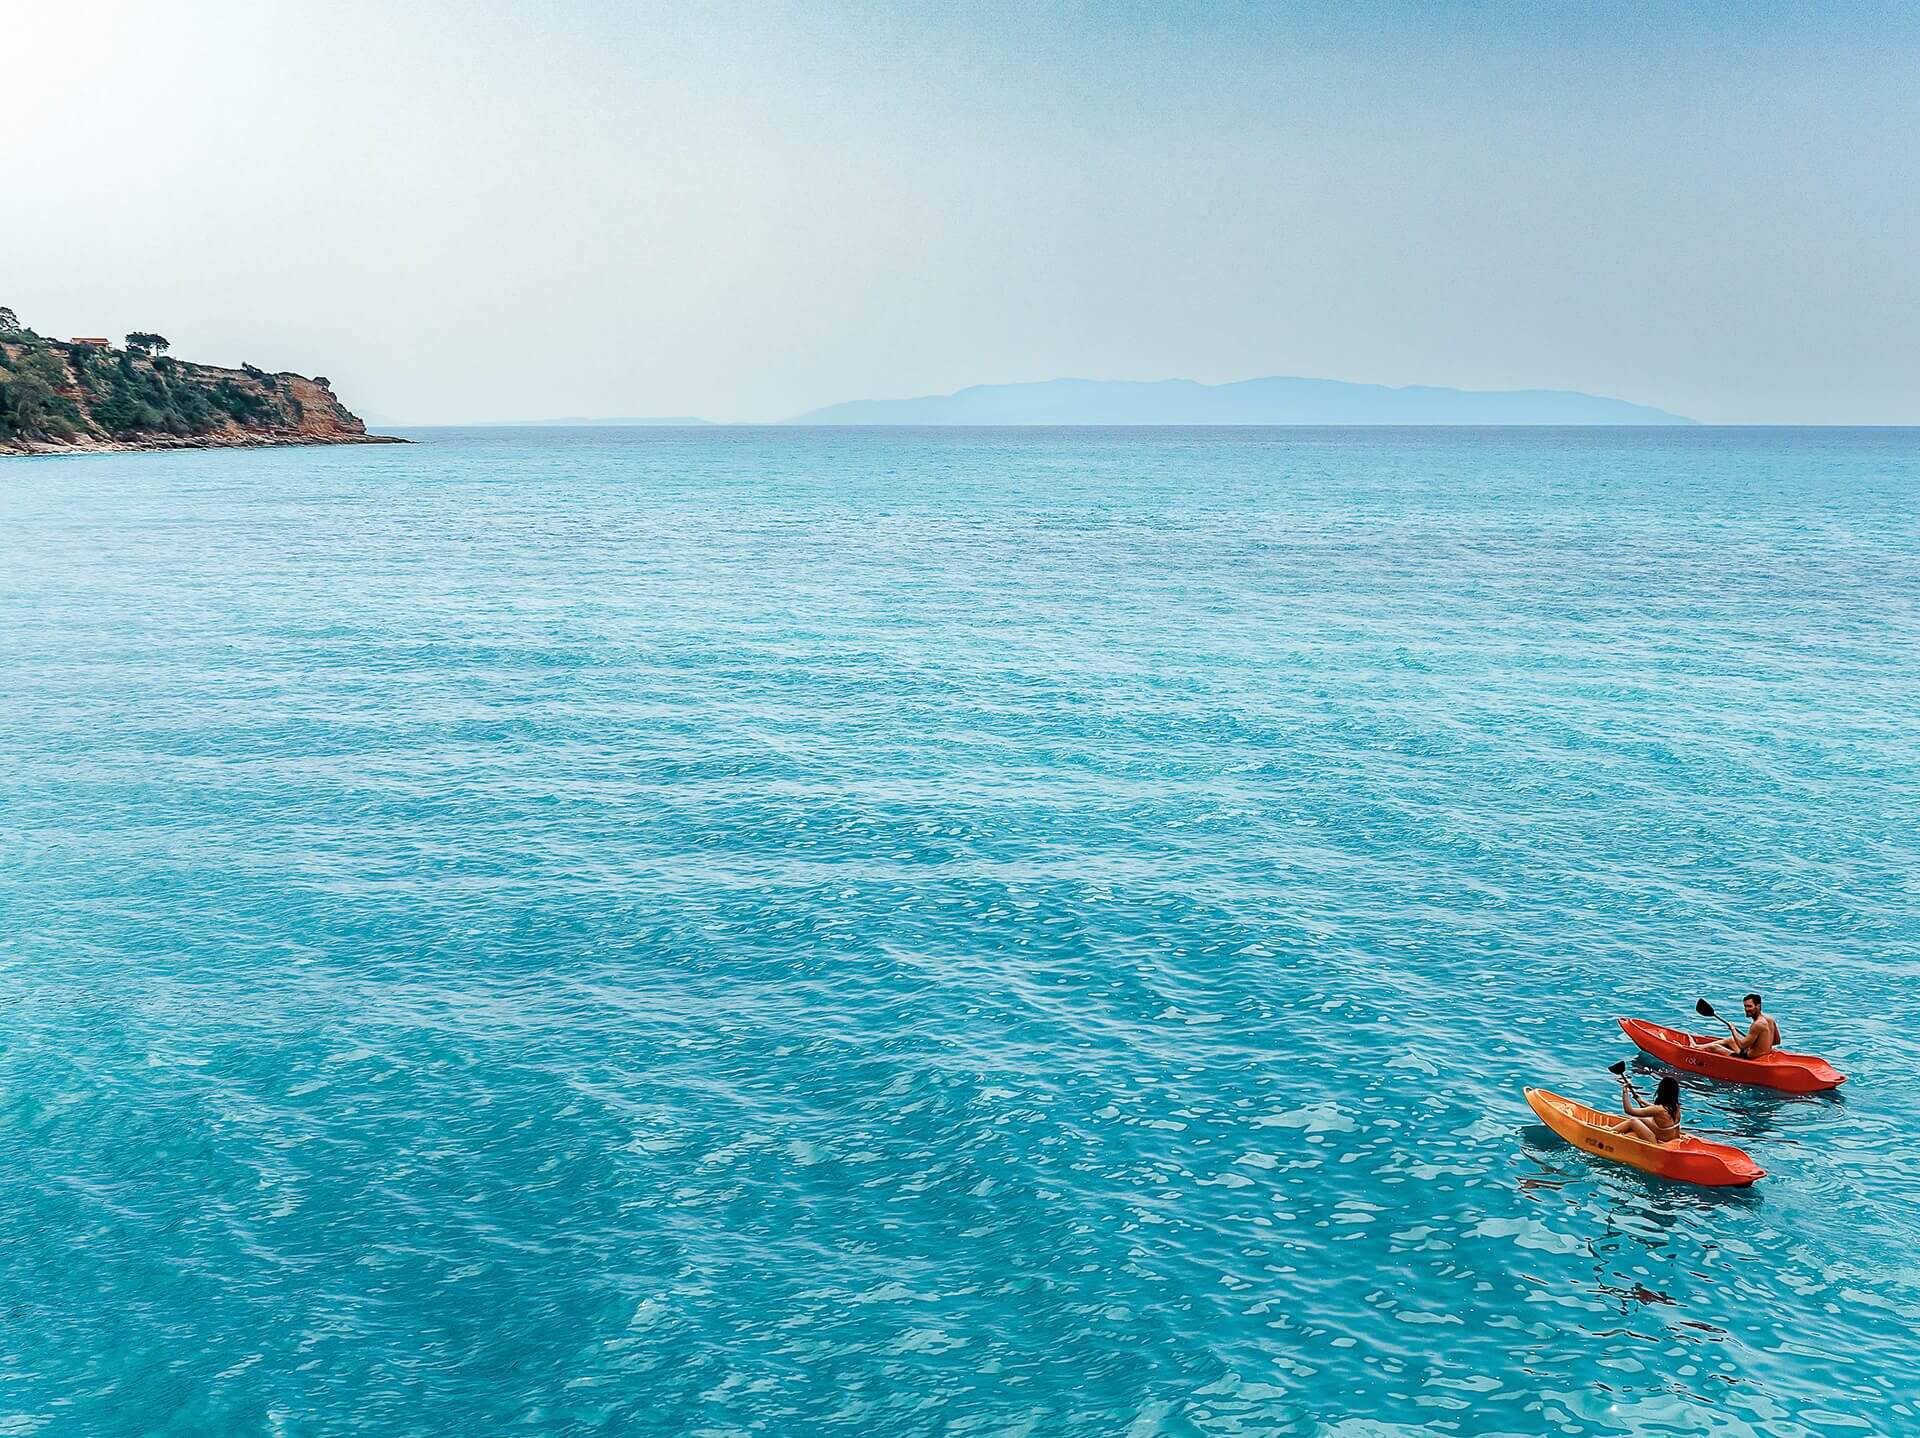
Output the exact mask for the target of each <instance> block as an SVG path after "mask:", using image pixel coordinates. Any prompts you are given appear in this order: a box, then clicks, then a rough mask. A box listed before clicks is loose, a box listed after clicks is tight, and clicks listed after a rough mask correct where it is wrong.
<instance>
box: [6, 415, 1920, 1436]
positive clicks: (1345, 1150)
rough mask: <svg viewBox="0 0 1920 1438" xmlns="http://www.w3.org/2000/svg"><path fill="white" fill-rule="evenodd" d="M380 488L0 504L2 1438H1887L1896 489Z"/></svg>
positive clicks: (896, 472)
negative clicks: (1712, 1159) (1762, 1040)
mask: <svg viewBox="0 0 1920 1438" xmlns="http://www.w3.org/2000/svg"><path fill="white" fill-rule="evenodd" d="M422 438H423V440H424V441H425V442H424V443H422V444H420V445H418V446H415V447H412V448H408V449H369V450H358V449H355V450H341V451H333V450H287V451H270V452H255V453H244V452H236V453H209V454H199V455H192V454H174V455H157V456H148V455H130V456H105V457H89V458H84V459H62V460H44V461H18V462H7V463H5V464H4V465H0V821H3V823H0V925H3V927H0V993H3V994H4V998H5V1000H6V1002H5V1005H4V1008H0V1433H5V1434H26V1433H36V1432H40V1433H46V1434H67V1433H84V1434H103V1435H121V1434H125V1435H145V1434H182V1435H184V1434H195V1435H202V1434H257V1433H271V1434H321V1433H326V1434H335V1433H339V1434H347V1433H354V1434H361V1433H364V1434H418V1433H429V1432H434V1433H440V1432H444V1433H480V1432H518V1431H525V1432H537V1433H554V1434H590V1433H608V1434H614V1433H618V1434H631V1433H645V1432H657V1433H663V1434H664V1433H676V1434H677V1433H704V1434H716V1435H718V1434H741V1433H753V1434H761V1433H764V1434H786V1433H796V1432H814V1433H821V1434H848V1435H853V1434H861V1435H870V1434H883V1433H903V1434H919V1433H929V1434H931V1433H953V1434H969V1435H1009V1438H1011V1435H1022V1434H1031V1435H1043V1434H1072V1435H1083V1434H1084V1435H1109V1434H1132V1435H1148V1434H1183V1435H1184V1434H1259V1433H1268V1434H1312V1433H1325V1434H1330V1435H1339V1438H1380V1435H1399V1434H1412V1433H1429V1432H1431V1433H1438V1434H1459V1435H1483V1434H1493V1433H1511V1434H1536V1433H1546V1432H1558V1433H1565V1434H1569V1435H1583V1434H1606V1433H1631V1432H1672V1433H1695V1432H1698V1433H1714V1434H1720V1435H1732V1436H1733V1438H1737V1435H1748V1434H1766V1435H1800V1434H1827V1433H1835V1434H1860V1433H1895V1432H1903V1431H1916V1430H1920V1415H1917V1414H1916V1411H1915V1399H1914V1393H1915V1385H1916V1382H1917V1381H1920V1348H1917V1347H1916V1344H1915V1342H1914V1339H1913V1332H1914V1330H1915V1328H1916V1326H1920V1268H1917V1267H1916V1261H1915V1258H1914V1254H1915V1252H1916V1251H1920V1217H1917V1216H1916V1215H1920V1182H1917V1181H1916V1179H1915V1177H1914V1173H1913V1165H1914V1163H1915V1161H1916V1158H1920V1066H1917V1065H1916V1063H1915V1060H1914V1043H1913V1033H1914V1026H1915V1024H1916V1022H1920V1004H1917V1003H1916V997H1915V996H1916V980H1920V878H1916V875H1920V739H1917V738H1916V732H1917V731H1916V723H1915V721H1916V718H1917V717H1920V646H1916V644H1915V638H1914V636H1915V635H1916V634H1920V614H1917V613H1916V610H1917V609H1920V522H1917V521H1916V514H1917V513H1920V506H1917V505H1916V500H1920V436H1917V435H1915V434H1914V433H1911V432H1824V433H1811V432H1724V431H1658V432H1609V433H1520V432H1504V433H1502V432H1490V433H1458V432H1452V433H1435V432H1359V433H1356V432H1346V433H1339V432H1311V431H1309V432H1299V431H1291V432H1288V431H1280V432H1271V431H1268V432H1238V433H1232V432H1228V433H1222V432H1174V433H1157V434H1153V433H1149V434H1141V433H1125V432H1112V433H1102V432H1093V433H1087V432H1078V433H1046V432H1039V433H995V432H974V433H965V432H962V433H940V432H904V433H887V432H879V433H873V432H867V433H834V432H823V433H809V432H795V431H784V432H756V431H715V432H706V433H692V432H655V431H597V432H582V431H573V432H540V431H470V432H453V431H441V432H434V433H430V434H427V435H423V436H422ZM1750 985H1751V986H1754V987H1758V988H1760V989H1762V990H1764V991H1765V992H1766V994H1767V996H1768V1000H1769V1003H1770V1005H1771V1006H1773V1007H1774V1008H1775V1009H1776V1010H1777V1012H1778V1013H1779V1014H1780V1016H1781V1021H1782V1024H1783V1027H1784V1028H1785V1030H1786V1034H1787V1039H1788V1043H1789V1046H1794V1047H1805V1048H1808V1049H1813V1050H1817V1051H1821V1052H1824V1053H1826V1054H1828V1055H1829V1056H1831V1057H1832V1058H1834V1059H1835V1061H1836V1062H1838V1063H1839V1064H1840V1066H1841V1067H1843V1068H1844V1069H1846V1070H1847V1071H1848V1072H1849V1073H1850V1074H1852V1075H1853V1081H1852V1083H1850V1084H1849V1085H1848V1087H1847V1088H1846V1089H1845V1090H1844V1092H1843V1096H1840V1097H1824V1098H1813V1099H1807V1098H1793V1097H1787V1096H1781V1095H1773V1094H1769V1093H1764V1092H1761V1091H1757V1090H1736V1089H1729V1088H1723V1087H1716V1086H1713V1085H1709V1084H1705V1083H1702V1082H1699V1081H1696V1080H1691V1079H1690V1080H1688V1081H1687V1083H1686V1089H1685V1101H1686V1105H1687V1109H1686V1112H1687V1119H1688V1122H1689V1123H1690V1124H1691V1125H1693V1126H1695V1127H1697V1128H1702V1129H1709V1130H1717V1131H1720V1132H1721V1133H1723V1134H1725V1135H1730V1136H1731V1137H1732V1139H1733V1141H1736V1142H1739V1143H1741V1144H1743V1145H1745V1146H1747V1147H1749V1148H1750V1149H1751V1150H1752V1151H1753V1152H1754V1153H1755V1155H1756V1157H1758V1158H1759V1159H1760V1160H1761V1162H1762V1163H1763V1164H1764V1165H1765V1167H1766V1168H1767V1169H1768V1170H1769V1177H1768V1178H1767V1179H1766V1180H1765V1181H1764V1182H1763V1183H1762V1184H1761V1185H1760V1186H1759V1187H1758V1188H1757V1189H1756V1190H1754V1191H1753V1192H1752V1193H1750V1194H1732V1195H1728V1194H1713V1193H1707V1192H1701V1191H1696V1190H1689V1189H1685V1188H1681V1187H1676V1186H1673V1185H1670V1184H1665V1183H1661V1182H1659V1181H1656V1180H1651V1179H1647V1178H1645V1177H1643V1176H1641V1175H1638V1174H1635V1173H1632V1172H1629V1171H1625V1170H1621V1169H1618V1168H1612V1167H1607V1166H1604V1165H1602V1164H1600V1163H1599V1162H1598V1161H1597V1160H1590V1159H1588V1158H1587V1157H1585V1156H1583V1155H1581V1154H1579V1153H1577V1152H1575V1151H1573V1150H1571V1149H1569V1148H1568V1147H1566V1146H1565V1145H1564V1144H1562V1143H1560V1142H1559V1141H1558V1140H1556V1139H1555V1138H1553V1137H1552V1135H1551V1134H1549V1133H1548V1132H1547V1131H1546V1130H1545V1129H1544V1128H1543V1127H1542V1126H1540V1125H1539V1124H1538V1123H1537V1122H1535V1121H1534V1119H1533V1117H1532V1115H1531V1114H1530V1113H1529V1112H1528V1111H1527V1109H1526V1108H1525V1106H1524V1104H1523V1103H1522V1101H1521V1099H1520V1086H1521V1085H1522V1084H1523V1083H1526V1082H1538V1083H1544V1084H1547V1085H1548V1086H1551V1087H1554V1088H1557V1089H1560V1090H1562V1091H1564V1092H1567V1093H1569V1094H1572V1095H1574V1096H1576V1097H1581V1098H1586V1099H1589V1100H1592V1101H1595V1102H1602V1103H1605V1102H1611V1099H1612V1096H1613V1092H1614V1091H1613V1089H1612V1087H1611V1080H1610V1079H1609V1077H1608V1075H1607V1074H1606V1072H1605V1066H1606V1064H1607V1063H1609V1062H1611V1061H1612V1060H1614V1059H1617V1058H1622V1057H1626V1056H1627V1054H1628V1052H1629V1050H1628V1048H1627V1046H1626V1044H1625V1043H1624V1041H1623V1039H1622V1038H1621V1036H1620V1035H1619V1033H1618V1031H1617V1029H1615V1027H1614V1025H1613V1016H1614V1015H1615V1014H1617V1013H1639V1014H1642V1015H1645V1016H1648V1017H1652V1018H1656V1019H1660V1020H1663V1021H1667V1022H1680V1021H1681V1020H1682V1018H1683V1017H1684V1016H1685V1014H1686V1013H1687V1011H1688V1009H1689V1008H1690V1007H1691V1004H1692V1001H1693V999H1694V997H1695V996H1696V995H1701V994H1704V995H1707V996H1709V997H1711V998H1713V999H1715V1000H1716V1002H1719V1003H1723V1004H1726V1005H1728V1006H1729V1007H1730V1008H1732V1007H1737V1001H1738V997H1739V994H1740V993H1741V992H1742V991H1743V990H1744V989H1745V988H1747V987H1748V986H1750ZM1643 1067H1645V1068H1646V1070H1647V1080H1648V1081H1651V1079H1652V1078H1653V1076H1654V1071H1653V1070H1652V1068H1651V1066H1650V1065H1645V1066H1643ZM1837 1355H1845V1361H1844V1362H1841V1361H1838V1360H1837Z"/></svg>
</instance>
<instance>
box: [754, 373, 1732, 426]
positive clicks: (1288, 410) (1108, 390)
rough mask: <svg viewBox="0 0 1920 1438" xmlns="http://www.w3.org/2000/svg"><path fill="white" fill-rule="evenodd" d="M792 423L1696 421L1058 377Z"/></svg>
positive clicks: (1391, 395)
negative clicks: (1035, 382)
mask: <svg viewBox="0 0 1920 1438" xmlns="http://www.w3.org/2000/svg"><path fill="white" fill-rule="evenodd" d="M787 423H788V424H796V425H842V424H845V425H860V424H876V425H877V424H925V425H1216V424H1217V425H1234V424H1274V425H1346V424H1353V425H1368V424H1377V425H1396V424H1434V425H1446V424H1464V425H1475V424H1486V425H1528V424H1542V425H1655V424H1658V425H1675V424H1694V423H1697V421H1695V420H1691V419H1687V418H1684V417H1683V416H1681V415H1677V414H1669V413H1668V412H1667V411H1665V410H1662V409H1652V408H1649V407H1648V406H1646V405H1638V404H1629V403H1628V402H1627V401H1625V400H1619V399H1608V398H1605V397H1604V396H1601V395H1591V394H1580V393H1578V392H1576V391H1573V390H1555V389H1520V390H1465V389H1442V388H1437V387H1433V386H1427V385H1411V386H1408V387H1407V388H1404V389H1391V388H1388V387H1387V386H1385V385H1377V384H1348V383H1346V382H1345V381H1342V380H1332V379H1294V378H1289V377H1284V376H1274V377H1271V378H1267V379H1248V380H1239V381H1236V382H1234V383H1231V384H1200V383H1198V382H1196V381H1194V380H1187V379H1168V380H1090V379H1056V380H1046V381H1043V382H1040V383H1037V384H995V385H975V386H973V387H972V388H970V389H963V390H960V391H958V392H957V393H954V394H942V395H927V396H925V397H923V398H919V399H867V400H851V401H849V402H847V403H845V404H835V405H828V406H827V407H826V408H825V409H816V410H813V411H811V412H810V413H807V414H803V415H800V416H798V417H797V418H794V419H791V420H788V421H787Z"/></svg>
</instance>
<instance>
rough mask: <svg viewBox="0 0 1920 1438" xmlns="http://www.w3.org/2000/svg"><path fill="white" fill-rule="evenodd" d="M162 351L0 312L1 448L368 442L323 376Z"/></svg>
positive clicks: (152, 340) (144, 336) (155, 343)
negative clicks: (114, 343) (190, 359)
mask: <svg viewBox="0 0 1920 1438" xmlns="http://www.w3.org/2000/svg"><path fill="white" fill-rule="evenodd" d="M166 348H167V341H166V340H165V339H164V338H163V337H161V336H159V335H156V334H151V333H147V332H144V331H136V332H134V333H133V334H130V335H128V336H127V346H126V348H125V349H113V348H111V347H108V346H106V345H90V344H68V343H64V342H62V341H59V340H52V339H47V338H44V337H42V336H40V335H37V334H35V333H34V332H33V331H31V330H29V329H26V328H24V327H22V326H21V325H20V323H19V321H18V319H17V318H16V317H15V316H14V314H13V312H12V311H11V310H8V309H5V308H4V307H0V446H9V447H13V448H45V447H62V446H68V445H72V446H76V447H85V446H93V447H99V446H101V445H168V444H188V445H191V444H195V443H208V444H222V443H228V444H230V443H248V442H261V443H265V442H300V441H326V440H362V439H365V438H367V435H366V427H365V426H364V425H363V424H361V423H360V421H359V420H358V419H357V418H355V417H354V416H353V415H352V414H350V413H348V412H347V410H346V409H345V408H343V407H342V406H341V405H340V403H339V401H338V400H336V399H335V398H334V397H333V395H332V393H331V392H330V391H329V390H328V388H327V382H326V381H325V380H324V379H321V380H309V379H304V378H302V377H301V376H299V375H293V374H268V373H267V372H266V371H264V370H261V369H256V368H255V367H254V366H252V365H243V366H242V367H241V368H240V369H237V370H230V369H220V368H216V367H214V366H211V365H197V364H189V363H186V362H185V361H182V360H176V359H172V358H170V357H168V356H167V355H166V354H165V353H163V351H165V349H166Z"/></svg>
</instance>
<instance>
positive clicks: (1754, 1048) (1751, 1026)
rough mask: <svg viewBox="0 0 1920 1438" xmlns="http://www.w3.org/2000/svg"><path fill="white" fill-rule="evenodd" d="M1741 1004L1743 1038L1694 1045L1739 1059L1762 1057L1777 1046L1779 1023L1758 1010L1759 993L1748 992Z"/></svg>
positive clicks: (1703, 1049)
mask: <svg viewBox="0 0 1920 1438" xmlns="http://www.w3.org/2000/svg"><path fill="white" fill-rule="evenodd" d="M1741 1006H1742V1007H1743V1008H1745V1009H1746V1011H1747V1036H1746V1037H1745V1038H1744V1039H1740V1040H1738V1041H1735V1040H1734V1039H1732V1038H1724V1039H1714V1040H1713V1041H1712V1042H1711V1043H1696V1044H1695V1045H1694V1047H1695V1048H1697V1049H1700V1050H1702V1051H1703V1052H1707V1053H1716V1054H1732V1055H1733V1056H1734V1057H1735V1058H1741V1059H1763V1058H1765V1057H1766V1056H1767V1055H1768V1054H1770V1053H1772V1052H1773V1051H1774V1050H1775V1049H1777V1048H1779V1047H1780V1025H1778V1024H1776V1023H1775V1022H1774V1021H1773V1020H1772V1019H1771V1018H1769V1017H1768V1016H1767V1015H1765V1014H1763V1013H1761V1012H1760V995H1758V994H1748V995H1747V997H1746V998H1745V1000H1743V1002H1742V1005H1741ZM1729 1027H1731V1026H1729Z"/></svg>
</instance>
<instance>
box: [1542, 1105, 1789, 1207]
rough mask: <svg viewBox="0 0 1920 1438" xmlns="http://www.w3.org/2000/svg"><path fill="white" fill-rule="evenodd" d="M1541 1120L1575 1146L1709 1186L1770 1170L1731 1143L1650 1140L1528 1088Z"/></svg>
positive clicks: (1741, 1183) (1734, 1184) (1736, 1183)
mask: <svg viewBox="0 0 1920 1438" xmlns="http://www.w3.org/2000/svg"><path fill="white" fill-rule="evenodd" d="M1524 1092H1525V1094H1526V1096H1527V1103H1528V1105H1529V1106H1530V1107H1531V1108H1532V1109H1533V1111H1534V1112H1535V1113H1537V1114H1539V1115H1540V1121H1541V1122H1542V1123H1544V1124H1546V1126H1547V1127H1548V1128H1550V1129H1552V1130H1553V1131H1554V1132H1555V1133H1557V1134H1559V1135H1560V1137H1562V1138H1564V1139H1565V1140H1566V1141H1567V1142H1568V1143H1570V1144H1572V1145H1573V1146H1574V1147H1575V1148H1579V1149H1585V1150H1586V1151H1587V1152H1588V1153H1591V1154H1597V1155H1598V1156H1599V1157H1601V1158H1610V1159H1612V1160H1613V1161H1614V1162H1615V1163H1624V1164H1626V1165H1628V1166H1629V1167H1631V1168H1637V1169H1642V1170H1644V1171H1645V1172H1647V1173H1653V1174H1658V1175H1659V1176H1660V1177H1662V1178H1672V1179H1677V1180H1679V1181H1680V1182H1681V1183H1697V1184H1700V1185H1702V1186H1704V1187H1707V1188H1745V1187H1746V1186H1747V1185H1748V1184H1750V1183H1752V1182H1753V1181H1754V1180H1755V1179H1757V1178H1765V1177H1766V1176H1767V1171H1766V1170H1765V1169H1763V1168H1762V1167H1760V1165H1759V1164H1757V1163H1755V1162H1754V1161H1753V1160H1752V1159H1751V1158H1749V1157H1748V1156H1747V1155H1746V1154H1745V1153H1743V1152H1742V1151H1741V1150H1739V1149H1737V1148H1734V1147H1733V1146H1732V1145H1731V1144H1724V1143H1708V1142H1707V1141H1706V1140H1705V1139H1703V1138H1694V1137H1692V1136H1691V1135H1687V1136H1685V1137H1682V1138H1677V1139H1674V1140H1673V1141H1672V1142H1670V1143H1648V1142H1646V1140H1644V1139H1638V1138H1633V1137H1630V1136H1629V1135H1627V1134H1624V1133H1621V1132H1620V1131H1619V1130H1618V1129H1616V1128H1615V1127H1614V1124H1615V1123H1617V1122H1618V1121H1619V1120H1618V1119H1617V1118H1615V1117H1614V1116H1613V1115H1612V1114H1605V1113H1601V1112H1600V1111H1599V1110H1598V1109H1592V1108H1588V1107H1587V1106H1586V1105H1585V1104H1583V1103H1575V1102H1574V1101H1573V1100H1572V1099H1570V1098H1562V1097H1561V1096H1560V1095H1559V1094H1557V1093H1549V1092H1548V1091H1547V1090H1545V1089H1543V1088H1530V1089H1526V1090H1524Z"/></svg>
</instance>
